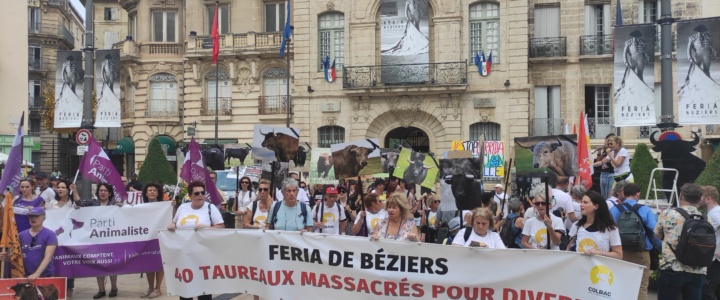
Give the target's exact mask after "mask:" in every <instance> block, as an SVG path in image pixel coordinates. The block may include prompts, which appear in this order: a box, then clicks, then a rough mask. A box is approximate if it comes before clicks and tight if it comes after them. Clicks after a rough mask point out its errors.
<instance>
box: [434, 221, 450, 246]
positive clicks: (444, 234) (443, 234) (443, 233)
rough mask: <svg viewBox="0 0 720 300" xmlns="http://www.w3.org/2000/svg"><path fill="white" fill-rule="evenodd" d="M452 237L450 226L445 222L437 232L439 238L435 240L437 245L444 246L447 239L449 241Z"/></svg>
mask: <svg viewBox="0 0 720 300" xmlns="http://www.w3.org/2000/svg"><path fill="white" fill-rule="evenodd" d="M449 236H450V227H448V224H447V223H445V222H443V223H442V224H441V225H440V228H438V230H437V237H436V238H435V243H437V244H442V243H443V241H445V239H447V238H448V237H449Z"/></svg>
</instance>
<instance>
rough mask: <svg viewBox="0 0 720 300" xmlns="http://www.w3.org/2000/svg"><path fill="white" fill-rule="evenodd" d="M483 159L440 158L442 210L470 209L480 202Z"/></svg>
mask: <svg viewBox="0 0 720 300" xmlns="http://www.w3.org/2000/svg"><path fill="white" fill-rule="evenodd" d="M482 170H483V159H482V158H481V157H473V158H454V159H441V160H440V199H443V200H450V201H442V202H440V205H441V207H440V209H442V210H443V211H453V210H458V209H459V210H470V209H474V208H476V207H480V205H481V204H482V194H483V187H482Z"/></svg>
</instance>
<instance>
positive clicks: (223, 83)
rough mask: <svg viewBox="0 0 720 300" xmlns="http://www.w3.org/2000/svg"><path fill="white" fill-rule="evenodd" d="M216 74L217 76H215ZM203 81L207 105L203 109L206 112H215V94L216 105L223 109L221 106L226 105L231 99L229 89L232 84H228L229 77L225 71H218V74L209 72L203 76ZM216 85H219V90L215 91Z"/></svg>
mask: <svg viewBox="0 0 720 300" xmlns="http://www.w3.org/2000/svg"><path fill="white" fill-rule="evenodd" d="M216 74H218V75H216ZM216 77H218V78H217V79H218V80H217V81H216V80H215V79H216ZM205 81H206V89H205V91H206V93H207V94H206V97H205V99H207V100H206V101H207V103H206V105H205V108H206V110H205V111H207V112H214V111H215V110H216V107H217V106H216V105H215V103H216V102H215V95H216V94H215V93H216V92H217V97H218V99H217V105H219V106H220V107H221V108H223V107H224V106H223V105H228V104H229V101H230V99H231V97H232V94H231V93H232V92H231V91H230V88H231V87H232V84H230V76H229V75H228V73H227V72H225V71H219V72H218V73H215V71H212V72H209V73H207V74H206V75H205ZM217 84H220V90H219V91H218V90H217Z"/></svg>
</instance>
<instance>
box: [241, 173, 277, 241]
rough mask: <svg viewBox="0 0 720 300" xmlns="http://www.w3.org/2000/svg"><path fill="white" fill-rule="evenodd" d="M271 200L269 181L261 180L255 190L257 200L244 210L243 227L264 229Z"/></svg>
mask: <svg viewBox="0 0 720 300" xmlns="http://www.w3.org/2000/svg"><path fill="white" fill-rule="evenodd" d="M272 203H273V199H272V197H270V181H269V180H267V179H261V180H260V183H259V184H258V189H257V200H255V201H253V202H252V203H250V205H248V206H246V208H245V217H244V218H243V219H244V220H245V224H244V225H245V226H244V228H251V229H266V228H267V219H268V212H269V211H270V206H272Z"/></svg>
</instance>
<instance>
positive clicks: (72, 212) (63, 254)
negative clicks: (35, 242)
mask: <svg viewBox="0 0 720 300" xmlns="http://www.w3.org/2000/svg"><path fill="white" fill-rule="evenodd" d="M171 220H172V202H171V201H164V202H154V203H146V204H141V205H135V206H131V205H124V206H123V207H119V206H116V205H111V206H94V207H83V208H80V209H74V208H70V207H68V208H59V209H49V210H47V219H46V220H45V224H44V225H45V227H47V228H49V229H50V230H53V231H55V234H56V235H57V238H58V244H59V245H58V248H57V250H55V257H54V264H55V270H56V274H55V275H60V276H65V277H91V276H99V275H114V274H130V273H140V272H153V271H158V270H160V269H161V268H162V267H161V265H160V264H161V260H160V253H159V252H160V251H159V246H158V241H157V238H158V233H157V230H158V229H165V228H167V225H168V224H170V222H171Z"/></svg>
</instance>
